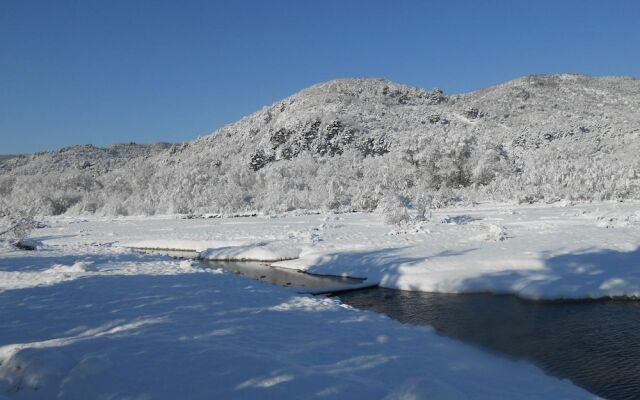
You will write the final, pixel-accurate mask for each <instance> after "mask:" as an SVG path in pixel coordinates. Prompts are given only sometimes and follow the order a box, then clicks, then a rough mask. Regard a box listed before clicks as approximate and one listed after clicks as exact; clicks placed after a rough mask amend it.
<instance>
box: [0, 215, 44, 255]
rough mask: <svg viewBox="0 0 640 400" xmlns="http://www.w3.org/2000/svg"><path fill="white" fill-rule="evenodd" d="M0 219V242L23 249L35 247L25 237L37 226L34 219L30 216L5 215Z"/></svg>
mask: <svg viewBox="0 0 640 400" xmlns="http://www.w3.org/2000/svg"><path fill="white" fill-rule="evenodd" d="M0 221H1V222H0V242H3V243H4V244H9V245H13V246H15V247H18V248H21V249H24V250H33V249H34V248H35V246H34V245H32V244H30V243H28V242H27V241H26V239H27V238H28V237H29V235H30V234H31V232H32V231H33V230H34V229H35V228H37V227H38V226H39V223H38V222H37V221H36V220H34V219H33V218H32V217H5V218H4V219H3V220H0Z"/></svg>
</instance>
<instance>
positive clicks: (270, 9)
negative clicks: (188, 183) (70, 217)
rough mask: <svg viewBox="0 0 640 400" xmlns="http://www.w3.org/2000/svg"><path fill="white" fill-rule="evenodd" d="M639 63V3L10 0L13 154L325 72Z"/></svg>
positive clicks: (207, 121) (466, 84)
mask: <svg viewBox="0 0 640 400" xmlns="http://www.w3.org/2000/svg"><path fill="white" fill-rule="evenodd" d="M555 72H582V73H587V74H592V75H632V76H635V77H638V76H640V1H637V0H629V1H622V0H616V1H605V0H601V1H589V0H584V1H578V0H555V1H547V0H536V1H531V0H528V1H517V0H505V1H480V0H468V1H454V0H448V1H445V0H442V1H400V0H395V1H385V2H382V1H373V0H370V1H364V0H362V1H356V0H354V1H349V0H308V1H305V0H295V1H293V0H292V1H279V0H268V1H267V0H255V1H243V0H228V1H225V2H222V1H213V0H211V1H189V0H181V1H178V0H174V1H162V0H99V1H97V0H77V1H67V0H56V1H52V0H44V1H32V0H0V154H8V153H27V152H33V151H40V150H45V149H54V148H59V147H64V146H68V145H71V144H80V143H92V144H95V145H100V146H104V145H109V144H112V143H117V142H129V141H135V142H138V143H150V142H155V141H170V142H179V141H184V140H189V139H192V138H195V137H197V136H199V135H204V134H207V133H210V132H212V131H213V130H215V129H216V128H219V127H220V126H222V125H224V124H226V123H229V122H233V121H235V120H237V119H238V118H240V117H242V116H243V115H246V114H249V113H251V112H253V111H255V110H257V109H259V108H261V107H262V106H264V105H267V104H271V103H272V102H274V101H277V100H279V99H281V98H283V97H285V96H288V95H290V94H292V93H294V92H297V91H298V90H301V89H303V88H305V87H307V86H309V85H312V84H314V83H316V82H320V81H326V80H329V79H334V78H341V77H362V76H368V77H384V78H387V79H391V80H394V81H398V82H401V83H406V84H410V85H414V86H419V87H423V88H431V87H435V86H437V87H441V88H443V89H444V90H445V91H446V92H449V93H453V92H462V91H468V90H473V89H476V88H480V87H484V86H488V85H492V84H495V83H498V82H501V81H505V80H508V79H512V78H514V77H518V76H521V75H526V74H531V73H555Z"/></svg>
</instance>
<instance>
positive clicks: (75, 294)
mask: <svg viewBox="0 0 640 400" xmlns="http://www.w3.org/2000/svg"><path fill="white" fill-rule="evenodd" d="M84 237H87V236H84ZM66 240H69V239H68V238H67V239H66ZM0 270H1V271H2V273H1V275H0V279H1V280H2V282H3V285H4V286H5V288H4V289H5V290H4V291H3V292H2V293H0V314H1V315H2V320H3V328H2V329H1V330H0V398H3V399H4V398H7V399H49V398H63V399H88V398H92V399H99V398H113V399H122V398H145V399H176V398H190V399H205V398H207V399H210V398H225V399H233V398H243V399H251V398H255V399H258V398H259V399H262V398H296V399H297V398H349V399H352V398H362V399H371V398H382V397H386V398H391V399H404V398H475V399H478V398H486V399H493V398H498V397H506V398H512V399H518V398H523V399H533V398H567V399H570V398H592V397H593V396H591V395H590V394H588V393H587V392H585V391H583V390H581V389H579V388H577V387H575V386H573V385H572V384H571V383H569V382H566V381H561V380H559V379H556V378H553V377H549V376H547V375H544V374H543V373H542V372H541V371H540V370H539V369H537V368H535V367H533V366H532V365H530V364H527V363H524V362H514V361H509V360H507V359H503V358H500V357H498V356H494V355H490V354H488V353H485V352H483V351H480V350H477V349H474V348H471V347H469V346H467V345H464V344H462V343H459V342H456V341H454V340H452V339H448V338H445V337H441V336H439V335H437V334H436V333H435V332H434V331H433V330H431V329H426V328H418V327H412V326H404V325H402V324H400V323H398V322H396V321H393V320H390V319H388V318H386V317H384V316H382V315H378V314H374V313H371V312H365V311H358V310H354V309H351V308H348V307H345V306H343V305H341V304H340V303H339V302H338V301H337V300H332V299H327V298H324V297H311V296H304V295H298V294H296V293H295V292H294V291H292V290H290V289H286V288H281V287H277V286H272V285H268V284H265V283H263V282H259V281H252V280H249V279H245V278H242V277H237V276H235V275H232V274H226V273H221V272H219V271H216V270H204V269H201V268H199V267H198V265H192V263H191V262H189V261H178V260H168V259H166V258H164V257H160V256H153V255H151V256H150V255H138V254H121V253H119V252H116V251H112V250H109V249H92V248H90V247H84V246H82V245H75V246H69V247H66V246H61V247H49V248H46V249H44V250H41V251H38V252H10V253H6V252H5V253H3V254H2V257H1V258H0ZM36 276H38V277H40V278H36ZM9 277H12V280H7V279H8V278H9ZM53 277H55V279H54V278H53ZM8 284H10V285H13V287H14V288H13V289H7V288H6V286H7V285H8ZM3 396H4V397H3Z"/></svg>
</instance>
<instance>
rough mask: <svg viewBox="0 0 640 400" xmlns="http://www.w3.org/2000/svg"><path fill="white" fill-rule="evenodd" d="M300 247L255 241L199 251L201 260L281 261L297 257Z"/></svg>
mask: <svg viewBox="0 0 640 400" xmlns="http://www.w3.org/2000/svg"><path fill="white" fill-rule="evenodd" d="M299 255H300V249H298V248H296V247H293V246H292V245H290V244H287V243H273V242H271V243H255V244H248V245H244V246H225V247H218V248H211V249H207V250H205V251H202V252H200V255H199V258H201V259H203V260H219V261H281V260H291V259H295V258H298V256H299Z"/></svg>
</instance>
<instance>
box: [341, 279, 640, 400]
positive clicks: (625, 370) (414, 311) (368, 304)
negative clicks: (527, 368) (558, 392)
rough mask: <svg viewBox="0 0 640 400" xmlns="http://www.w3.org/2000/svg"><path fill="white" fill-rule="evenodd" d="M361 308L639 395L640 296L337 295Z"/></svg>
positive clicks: (606, 392) (588, 383)
mask: <svg viewBox="0 0 640 400" xmlns="http://www.w3.org/2000/svg"><path fill="white" fill-rule="evenodd" d="M339 298H340V299H341V301H342V302H344V303H346V304H349V305H351V306H353V307H356V308H359V309H365V310H370V311H375V312H379V313H383V314H386V315H388V316H389V317H391V318H393V319H396V320H398V321H400V322H402V323H406V324H414V325H431V326H433V327H434V328H435V329H436V330H437V331H439V332H440V333H441V334H444V335H446V336H450V337H453V338H456V339H459V340H462V341H464V342H467V343H472V344H475V345H478V346H480V347H482V348H484V349H488V350H490V351H493V352H497V353H501V354H506V355H508V356H510V357H512V358H516V359H526V360H529V361H531V362H533V363H534V364H536V365H538V366H539V367H541V368H542V369H543V370H544V371H546V372H547V373H548V374H550V375H554V376H557V377H560V378H567V379H569V380H571V381H572V382H574V383H575V384H576V385H578V386H581V387H583V388H585V389H587V390H589V391H590V392H592V393H595V394H597V395H599V396H602V397H605V398H609V399H640V302H639V301H623V300H603V301H584V302H578V301H574V302H533V301H525V300H520V299H518V298H517V297H514V296H496V295H491V294H459V295H455V294H437V293H421V292H406V291H399V290H391V289H382V288H376V289H366V290H358V291H354V292H345V293H342V294H340V295H339Z"/></svg>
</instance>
